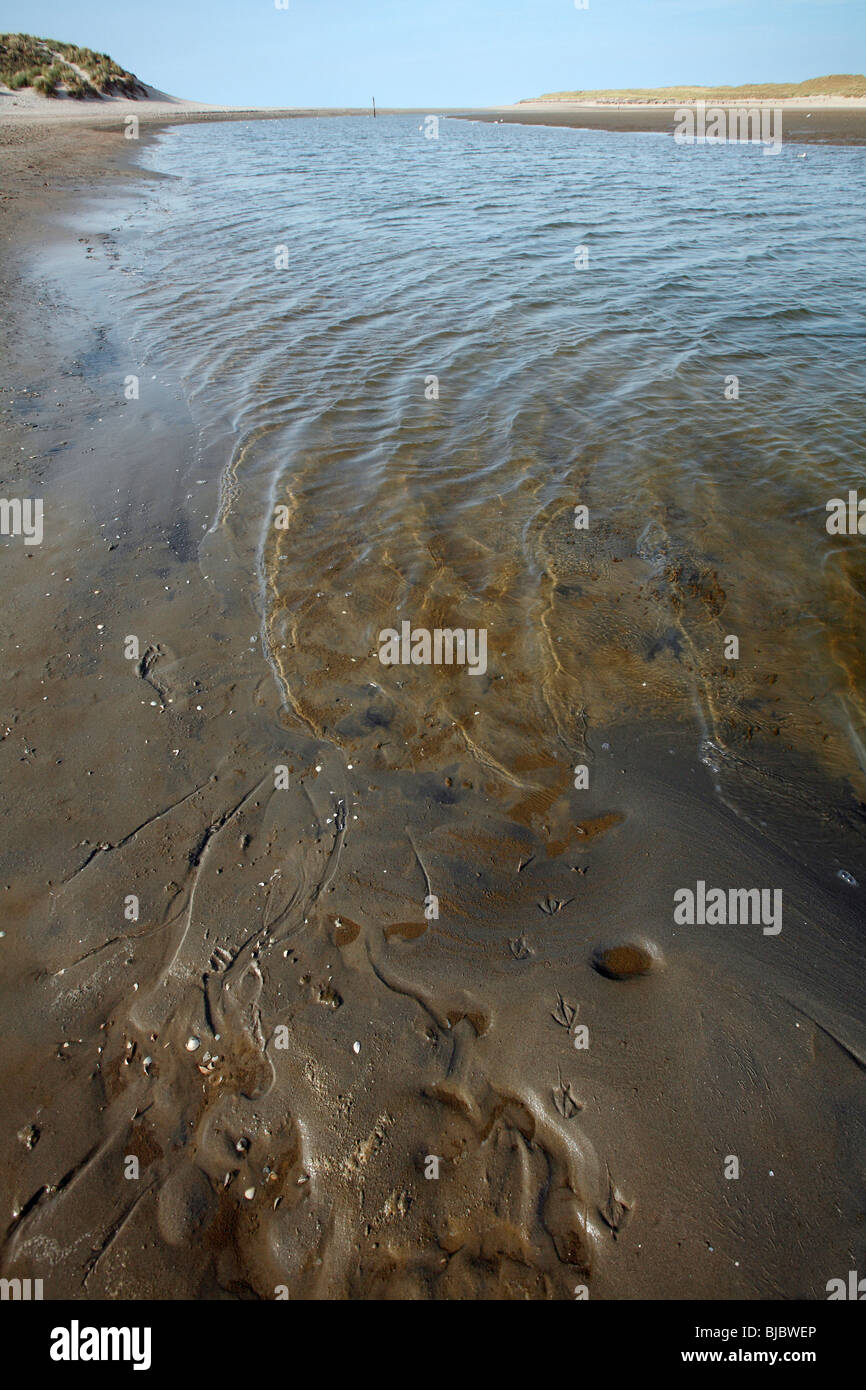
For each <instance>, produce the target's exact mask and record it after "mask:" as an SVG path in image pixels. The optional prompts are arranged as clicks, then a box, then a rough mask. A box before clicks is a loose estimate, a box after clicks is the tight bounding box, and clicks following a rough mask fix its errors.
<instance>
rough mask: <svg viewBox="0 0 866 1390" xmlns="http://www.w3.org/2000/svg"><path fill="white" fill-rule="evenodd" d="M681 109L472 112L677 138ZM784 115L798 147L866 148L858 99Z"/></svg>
mask: <svg viewBox="0 0 866 1390" xmlns="http://www.w3.org/2000/svg"><path fill="white" fill-rule="evenodd" d="M726 105H731V106H737V105H739V106H742V107H746V108H747V109H748V108H751V107H761V106H769V105H770V103H766V102H740V103H722V102H710V103H708V109H709V108H710V107H716V106H720V107H724V106H726ZM677 109H678V108H677V107H675V106H641V105H640V104H639V103H637V102H634V103H629V104H627V105H622V106H613V105H606V104H604V105H603V104H601V103H598V104H595V105H581V104H579V103H576V102H575V103H573V102H559V101H537V102H529V101H527V102H521V103H519V104H518V105H515V106H503V107H500V108H498V109H496V110H493V109H491V110H487V111H475V112H471V113H469V112H467V113H466V116H467V118H468V119H470V120H475V121H509V122H516V123H517V124H519V125H550V126H569V127H571V128H572V129H575V130H610V131H654V132H656V133H657V134H660V135H661V134H663V135H673V133H674V130H675V129H676V126H677V122H676V119H675V112H676V111H677ZM778 109H780V110H781V112H782V122H781V128H782V137H783V139H784V140H785V141H790V142H791V143H792V144H805V145H809V144H817V145H866V103H864V102H863V101H862V100H860V99H854V98H852V99H851V100H850V101H849V102H848V103H847V104H845V105H839V106H828V105H826V104H824V103H823V102H813V103H811V104H810V103H807V102H804V101H801V100H799V99H798V100H797V101H782V102H779V103H778Z"/></svg>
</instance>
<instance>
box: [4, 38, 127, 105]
mask: <svg viewBox="0 0 866 1390" xmlns="http://www.w3.org/2000/svg"><path fill="white" fill-rule="evenodd" d="M0 82H3V83H5V85H6V86H7V87H11V88H12V90H13V91H21V90H22V89H24V88H27V87H29V88H32V89H33V90H34V91H36V92H40V93H41V94H42V95H43V96H49V97H52V96H57V95H58V94H59V92H60V91H61V90H62V91H64V92H65V93H66V94H67V95H68V96H71V97H75V98H78V99H82V98H85V97H91V98H96V97H100V96H114V95H116V96H126V97H139V96H144V95H145V89H144V87H143V86H142V84H141V83H140V82H139V80H138V78H137V77H136V76H135V74H134V73H132V72H127V70H126V69H125V68H122V67H120V65H119V64H118V63H115V61H114V59H113V58H109V56H108V54H107V53H94V52H93V50H92V49H90V48H79V47H78V45H77V44H73V43H61V42H60V41H59V40H58V39H38V38H34V37H33V35H32V34H0Z"/></svg>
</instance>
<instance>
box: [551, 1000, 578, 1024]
mask: <svg viewBox="0 0 866 1390" xmlns="http://www.w3.org/2000/svg"><path fill="white" fill-rule="evenodd" d="M556 997H557V1000H558V1003H557V1005H556V1008H555V1009H554V1010H553V1012H552V1013H551V1015H550V1017H551V1018H553V1019H555V1020H556V1022H557V1023H559V1024H561V1026H562V1027H563V1028H567V1029H568V1030H569V1032H571V1025H572V1024H573V1023H574V1020H575V1019H576V1018H577V1011H578V1008H579V1005H577V1004H569V1003H568V1000H566V999H563V997H562V995H561V994H560V993H559V991H558V990H557V994H556Z"/></svg>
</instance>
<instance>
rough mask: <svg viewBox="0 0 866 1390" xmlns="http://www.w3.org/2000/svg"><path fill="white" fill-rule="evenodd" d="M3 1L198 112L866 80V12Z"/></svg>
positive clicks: (339, 0) (659, 2)
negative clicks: (200, 108)
mask: <svg viewBox="0 0 866 1390" xmlns="http://www.w3.org/2000/svg"><path fill="white" fill-rule="evenodd" d="M285 2H286V0H141V2H140V3H132V4H125V3H123V0H74V3H73V4H70V3H69V0H0V28H2V29H3V30H4V31H6V32H12V33H15V32H22V33H28V34H35V35H37V36H39V37H42V38H53V39H60V40H65V41H66V42H69V43H77V44H80V45H81V46H82V47H85V48H92V49H95V50H97V51H98V52H104V53H108V54H110V55H111V57H112V58H114V59H115V61H116V62H118V63H120V64H121V66H123V67H125V68H128V69H130V70H131V71H132V72H134V73H136V75H137V76H138V77H140V78H141V79H142V80H143V81H145V82H148V83H150V84H151V85H152V86H154V87H158V88H160V89H161V90H162V91H165V92H170V93H171V94H172V95H174V96H180V97H187V98H189V99H190V100H193V101H212V102H227V103H229V104H231V105H242V106H369V105H370V102H371V100H372V99H373V98H374V97H375V99H376V102H377V105H378V106H380V107H384V106H411V107H423V108H425V109H431V110H435V109H437V108H439V109H441V108H443V107H449V106H492V105H497V104H502V103H508V102H512V101H519V100H520V99H521V98H523V97H532V96H540V95H541V94H542V93H544V92H553V91H574V90H577V89H580V88H584V89H585V88H593V87H657V86H675V85H678V84H679V85H691V84H698V85H701V86H704V85H706V86H713V85H718V84H732V85H736V84H739V83H742V82H779V81H781V82H784V81H792V82H793V81H796V82H799V81H802V80H803V79H805V78H807V77H819V76H824V75H826V74H828V73H839V72H863V71H864V69H866V3H864V0H589V7H588V9H578V8H577V7H576V5H575V0H287V3H288V8H287V9H278V8H277V5H278V4H282V3H285Z"/></svg>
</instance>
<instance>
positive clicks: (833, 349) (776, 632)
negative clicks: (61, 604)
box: [122, 117, 866, 795]
mask: <svg viewBox="0 0 866 1390" xmlns="http://www.w3.org/2000/svg"><path fill="white" fill-rule="evenodd" d="M145 162H146V163H147V164H148V165H150V166H151V167H153V168H154V169H156V170H158V171H159V172H161V173H163V174H169V175H171V176H172V178H173V182H171V183H168V182H167V183H163V184H162V185H161V186H160V188H159V192H158V195H157V196H156V198H155V199H152V200H150V201H148V202H147V203H146V204H145V205H144V206H143V207H141V208H140V209H139V211H138V212H137V214H136V217H135V218H134V219H133V225H132V227H131V228H130V229H129V236H128V237H127V238H126V239H125V255H124V261H125V264H124V266H123V268H124V269H125V270H126V271H127V272H130V273H129V274H128V275H127V277H126V278H125V279H124V280H123V281H122V283H123V285H124V289H125V290H126V291H127V292H128V293H129V294H131V296H132V299H133V305H134V308H135V312H136V318H137V321H138V323H139V325H140V339H141V343H140V346H141V345H143V347H144V349H145V350H150V351H153V352H157V353H158V355H159V356H160V360H161V361H162V362H163V363H165V361H166V360H167V361H168V363H169V365H170V366H171V367H172V369H173V370H174V371H176V372H177V373H178V374H179V375H180V376H181V377H182V379H183V381H184V383H185V388H186V390H187V392H188V393H189V396H190V399H191V403H192V407H193V411H194V414H195V416H196V418H197V420H198V422H199V424H200V428H201V431H202V439H203V440H204V441H208V442H209V443H210V444H211V445H213V443H214V440H216V439H218V438H220V437H221V436H222V439H221V443H220V446H219V447H221V448H222V450H223V455H224V459H225V461H226V462H225V468H224V475H223V482H222V501H221V509H220V519H219V523H218V526H217V533H218V534H214V535H212V536H211V537H210V538H209V540H208V542H207V544H206V546H205V548H204V551H203V554H204V557H205V560H207V557H208V554H209V551H208V547H209V546H210V547H212V546H214V545H220V544H222V543H223V542H224V541H225V540H226V539H229V540H230V542H231V548H232V554H233V557H235V558H239V561H240V568H234V567H233V568H232V574H233V576H234V580H235V582H237V583H241V584H243V585H245V586H246V587H248V588H249V591H250V592H251V593H252V594H254V595H256V597H257V602H258V604H259V607H260V612H261V617H262V619H263V633H264V635H265V636H266V639H267V641H268V643H269V646H270V649H271V653H272V656H273V658H274V660H275V663H276V667H277V669H278V670H279V672H280V675H281V678H282V682H283V684H284V689H285V695H286V698H287V701H288V704H289V707H290V708H291V709H292V710H293V712H294V714H295V715H296V716H297V717H298V718H299V719H300V720H301V721H302V722H303V723H304V724H305V725H306V726H308V727H309V728H310V729H311V730H312V731H314V732H315V733H316V734H317V735H319V736H325V737H327V738H329V739H334V740H336V741H338V742H340V743H341V744H342V745H343V746H345V747H347V748H349V749H351V748H352V747H355V746H356V745H357V744H358V743H359V742H363V741H364V740H365V739H368V738H370V737H373V736H375V735H376V734H377V732H381V728H382V726H383V724H387V728H388V731H389V739H390V741H391V743H392V745H393V748H394V757H395V758H397V757H402V758H403V759H404V765H409V763H410V762H411V763H412V764H419V763H420V762H421V760H423V762H424V765H425V766H427V767H431V766H435V767H438V768H442V767H445V766H446V765H448V764H449V763H450V762H452V761H453V760H454V759H455V758H456V757H458V756H462V755H465V754H466V752H467V750H468V751H469V752H470V753H471V754H472V756H473V757H474V758H475V759H476V760H478V761H480V762H482V763H483V764H484V766H485V768H487V769H488V770H494V771H495V772H496V773H497V776H498V777H499V779H500V781H501V783H502V785H503V788H504V789H506V790H507V789H509V788H511V789H513V785H514V784H518V785H522V784H523V783H524V774H525V772H526V770H527V768H528V767H532V768H535V769H538V768H543V767H545V766H550V765H552V764H553V763H555V762H560V763H563V762H564V763H566V764H567V763H568V762H570V761H574V760H575V759H578V758H579V757H583V756H587V755H588V753H591V751H592V749H591V730H592V729H593V728H596V727H599V726H602V727H605V728H609V727H611V726H613V725H616V724H617V723H618V722H620V721H628V722H634V721H641V722H642V721H645V720H647V719H652V718H656V717H659V716H661V717H663V718H664V719H665V720H670V719H671V717H673V718H674V719H676V720H677V721H681V722H683V723H685V724H686V725H687V726H688V727H691V728H693V730H694V735H695V743H696V746H697V747H702V748H703V750H704V753H705V755H706V757H707V759H708V760H709V761H710V763H711V765H712V764H713V759H715V763H716V764H719V763H720V761H721V763H722V764H724V763H725V761H726V756H727V755H729V754H731V753H732V752H733V751H734V750H735V749H737V748H742V747H743V746H744V745H745V744H747V743H749V742H750V741H751V740H753V739H754V738H755V737H756V736H760V735H765V736H766V737H767V738H768V739H772V738H781V739H782V740H783V741H784V744H785V746H786V747H791V748H796V749H797V750H798V752H800V753H806V754H808V755H817V756H819V758H820V760H821V761H822V762H823V763H824V765H825V766H826V767H828V768H829V769H830V770H831V771H832V772H833V774H835V775H836V776H839V777H842V778H852V777H853V778H855V780H856V779H859V777H860V775H861V774H862V772H863V766H864V757H866V755H864V742H866V733H864V703H863V693H864V669H863V647H864V643H863V635H864V616H863V590H864V580H866V570H864V564H863V558H862V540H861V539H860V538H858V537H856V536H854V537H844V536H843V537H836V536H833V537H831V536H829V535H828V534H827V531H826V528H825V520H826V511H825V508H826V503H827V501H828V500H829V499H830V498H832V497H837V496H846V495H847V491H848V489H849V488H853V487H856V485H857V482H858V478H859V477H860V473H861V468H860V456H861V450H862V446H863V441H864V432H866V408H864V385H866V369H864V365H863V361H862V354H861V353H860V352H859V339H860V335H861V333H862V328H863V309H862V283H863V278H864V272H866V250H864V247H863V243H862V237H861V235H860V208H861V207H862V198H861V196H860V195H862V193H863V191H864V188H866V156H864V153H863V151H861V150H859V149H829V150H824V149H815V150H810V151H809V157H808V159H807V160H805V161H804V160H802V159H800V158H798V147H796V146H786V147H784V148H783V150H782V152H781V153H780V154H779V155H774V156H772V157H766V156H765V155H764V154H763V151H762V149H761V148H760V147H753V146H748V145H730V146H723V147H719V146H713V147H700V146H696V147H680V146H678V145H676V144H675V143H674V142H673V141H672V140H671V139H669V138H667V137H663V136H656V135H620V134H606V133H598V132H588V131H571V130H561V129H546V128H526V127H520V126H490V125H486V124H476V123H470V122H465V121H458V120H449V121H442V122H441V125H440V129H439V138H438V139H427V138H426V136H425V134H424V132H423V130H422V129H421V128H420V126H419V121H418V118H413V117H391V118H381V119H379V120H378V121H376V122H375V123H374V122H373V121H372V120H356V119H321V120H307V119H304V120H297V121H284V122H273V123H270V122H256V123H250V124H249V125H245V124H232V125H223V126H219V125H216V126H208V125H202V126H197V127H190V128H183V127H181V128H176V129H173V130H168V131H166V132H164V133H163V134H162V135H161V136H160V138H159V141H158V143H157V144H156V145H155V146H154V147H150V148H148V150H147V151H146V153H145ZM578 246H585V247H586V248H587V251H588V265H586V266H585V267H583V268H576V267H575V263H574V262H575V248H576V247H578ZM278 248H284V251H283V256H284V261H285V267H286V268H283V269H277V268H276V266H275V259H276V258H277V257H278V255H279V250H278ZM431 376H435V377H436V378H437V380H438V399H429V398H428V397H429V396H431V395H435V389H436V387H435V385H434V384H433V383H431V382H430V380H429V379H430V377H431ZM730 376H736V377H737V378H738V381H739V399H737V400H727V399H726V398H725V387H726V378H728V377H730ZM581 504H583V505H585V506H587V507H588V508H589V525H588V529H586V530H577V529H575V512H574V509H575V507H576V506H578V505H581ZM281 505H282V506H284V507H286V508H287V509H288V510H287V512H283V513H282V514H281V519H282V522H283V523H284V525H285V529H278V528H277V527H276V526H275V525H274V524H273V523H274V518H275V515H276V513H275V508H276V507H278V506H281ZM211 554H212V552H211ZM220 558H221V559H224V558H225V557H224V556H220ZM233 565H234V561H233ZM212 568H213V570H214V571H216V570H217V568H218V561H217V560H215V559H213V558H212ZM405 619H408V620H409V621H410V622H411V623H412V625H413V627H416V628H417V627H423V628H426V629H430V630H433V629H436V628H449V627H450V628H465V629H484V630H486V632H487V643H488V664H487V672H486V674H485V675H479V676H477V677H475V678H472V677H470V676H469V674H468V672H467V670H466V669H465V668H463V667H459V666H454V667H450V668H449V667H446V666H442V667H436V666H432V667H431V666H426V665H422V666H408V667H407V666H392V667H385V666H383V665H382V664H381V663H380V661H379V660H378V657H377V651H378V646H379V633H380V632H381V631H382V630H384V629H388V628H392V627H394V628H398V629H399V627H400V624H401V622H402V621H403V620H405ZM729 635H734V636H736V637H738V639H739V644H740V655H739V658H738V659H737V660H731V659H726V655H725V643H726V638H727V637H728V636H729ZM373 686H375V687H376V688H375V690H374V689H372V688H371V687H373ZM377 711H378V712H377ZM371 721H372V722H371ZM588 739H589V747H588V743H587V741H588ZM397 749H399V750H400V753H399V754H398V752H397ZM730 791H731V794H732V795H733V789H730Z"/></svg>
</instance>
